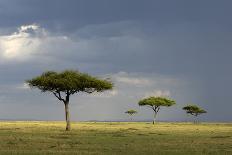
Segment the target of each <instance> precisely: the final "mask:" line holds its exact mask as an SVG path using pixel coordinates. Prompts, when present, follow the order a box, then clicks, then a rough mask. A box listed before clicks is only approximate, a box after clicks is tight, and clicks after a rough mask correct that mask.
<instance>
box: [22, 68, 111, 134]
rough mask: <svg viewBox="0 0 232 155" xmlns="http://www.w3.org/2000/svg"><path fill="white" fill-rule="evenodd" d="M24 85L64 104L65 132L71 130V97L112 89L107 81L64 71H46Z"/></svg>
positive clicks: (72, 71) (71, 71)
mask: <svg viewBox="0 0 232 155" xmlns="http://www.w3.org/2000/svg"><path fill="white" fill-rule="evenodd" d="M26 83H28V84H29V86H30V87H31V88H38V89H40V90H41V91H42V92H51V93H53V94H54V95H55V97H56V98H57V99H58V100H60V101H62V102H63V103H64V106H65V118H66V130H67V131H69V130H70V129H71V125H70V114H69V99H70V96H71V95H73V94H75V93H78V92H86V93H93V92H95V91H96V92H102V91H104V90H108V89H112V87H113V84H112V83H111V82H109V81H107V80H100V79H98V78H96V77H92V76H90V75H88V74H86V73H81V72H78V71H74V70H65V71H63V72H59V73H58V72H54V71H47V72H44V73H43V74H42V75H40V76H38V77H35V78H33V79H31V80H27V81H26Z"/></svg>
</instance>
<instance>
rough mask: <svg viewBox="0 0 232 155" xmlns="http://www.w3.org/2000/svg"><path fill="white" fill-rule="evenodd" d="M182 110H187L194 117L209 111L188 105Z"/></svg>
mask: <svg viewBox="0 0 232 155" xmlns="http://www.w3.org/2000/svg"><path fill="white" fill-rule="evenodd" d="M182 109H183V110H185V111H186V113H187V114H191V115H193V116H198V115H200V114H203V113H207V111H205V110H204V109H202V108H200V107H198V106H197V105H193V104H192V105H187V106H185V107H183V108H182Z"/></svg>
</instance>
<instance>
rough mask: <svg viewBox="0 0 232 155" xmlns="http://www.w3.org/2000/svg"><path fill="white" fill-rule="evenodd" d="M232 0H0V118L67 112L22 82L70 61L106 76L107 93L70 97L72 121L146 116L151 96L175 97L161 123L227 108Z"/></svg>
mask: <svg viewBox="0 0 232 155" xmlns="http://www.w3.org/2000/svg"><path fill="white" fill-rule="evenodd" d="M231 5H232V1H230V0H220V1H219V0H204V1H202V0H194V1H193V0H98V1H92V0H46V1H45V0H44V1H41V0H11V1H9V0H0V20H1V22H0V119H10V120H64V105H63V104H62V103H60V102H59V101H58V100H57V99H56V98H55V97H54V96H53V95H52V94H51V93H41V92H40V91H39V90H36V89H30V88H29V87H28V86H27V85H26V84H25V80H28V79H31V78H33V77H35V76H38V75H40V74H41V73H43V72H44V71H48V70H54V71H58V72H59V71H62V70H65V69H74V70H79V71H81V72H86V73H89V74H91V75H93V76H97V77H99V78H110V79H111V80H112V81H113V83H114V89H113V90H112V91H106V92H104V93H93V94H85V93H80V94H76V95H73V96H71V103H70V111H71V120H73V121H89V120H98V121H118V120H119V121H127V120H129V117H128V116H127V115H126V114H125V111H126V110H128V109H135V110H137V111H138V114H136V115H135V117H134V120H136V121H143V120H152V110H151V109H148V108H146V107H139V106H138V101H139V100H140V99H142V98H145V97H149V96H168V97H169V98H171V99H174V100H175V101H176V103H177V104H176V105H175V106H172V107H168V108H165V107H162V108H161V110H160V112H159V114H158V118H157V119H158V120H159V121H189V120H192V117H190V116H188V115H187V114H185V112H184V111H183V110H182V107H183V106H185V105H187V104H197V105H199V106H200V107H202V108H204V109H205V110H206V111H207V112H208V113H207V114H203V115H202V116H200V117H199V120H201V121H212V122H216V121H219V122H228V121H232V115H231V108H232V104H231V88H232V70H231V67H232V61H231V58H232V51H231V50H232V44H231V42H232V20H231V14H232V10H231Z"/></svg>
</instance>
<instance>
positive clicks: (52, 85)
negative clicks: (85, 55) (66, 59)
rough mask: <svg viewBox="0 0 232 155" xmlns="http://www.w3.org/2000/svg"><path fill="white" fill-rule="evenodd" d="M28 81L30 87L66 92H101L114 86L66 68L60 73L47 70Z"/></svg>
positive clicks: (44, 90)
mask: <svg viewBox="0 0 232 155" xmlns="http://www.w3.org/2000/svg"><path fill="white" fill-rule="evenodd" d="M26 82H27V83H28V84H29V86H30V87H36V88H38V89H40V90H41V91H42V92H46V91H50V92H53V93H58V92H66V93H69V94H75V93H77V92H87V93H92V92H94V91H97V92H101V91H104V90H107V89H112V87H113V84H112V83H111V82H109V81H107V80H100V79H98V78H96V77H92V76H90V75H88V74H86V73H81V72H79V71H74V70H65V71H63V72H60V73H57V72H54V71H47V72H44V73H43V74H42V75H41V76H37V77H35V78H33V79H31V80H27V81H26Z"/></svg>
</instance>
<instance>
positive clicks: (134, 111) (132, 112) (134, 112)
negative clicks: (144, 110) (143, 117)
mask: <svg viewBox="0 0 232 155" xmlns="http://www.w3.org/2000/svg"><path fill="white" fill-rule="evenodd" d="M125 113H126V114H128V115H130V116H131V120H132V115H134V114H136V113H138V112H137V111H136V110H133V109H130V110H127V111H126V112H125Z"/></svg>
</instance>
